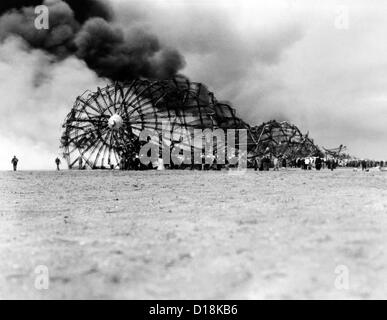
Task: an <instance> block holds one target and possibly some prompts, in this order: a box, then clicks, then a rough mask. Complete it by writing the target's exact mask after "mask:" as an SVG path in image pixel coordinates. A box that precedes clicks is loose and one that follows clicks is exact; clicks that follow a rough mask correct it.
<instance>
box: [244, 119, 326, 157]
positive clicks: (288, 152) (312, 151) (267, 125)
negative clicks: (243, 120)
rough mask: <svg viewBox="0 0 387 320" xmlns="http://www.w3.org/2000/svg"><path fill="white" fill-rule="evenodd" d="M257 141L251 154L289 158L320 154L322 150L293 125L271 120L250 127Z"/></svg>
mask: <svg viewBox="0 0 387 320" xmlns="http://www.w3.org/2000/svg"><path fill="white" fill-rule="evenodd" d="M251 132H252V134H253V135H254V137H255V140H256V141H257V143H256V147H255V148H254V150H253V154H254V155H256V156H260V155H263V154H265V153H268V152H269V153H270V154H272V155H274V156H276V157H282V158H286V159H289V160H294V159H296V158H302V157H308V156H321V155H322V152H321V150H320V149H319V147H318V146H316V145H315V144H314V142H313V140H312V139H310V138H309V137H308V134H306V135H303V134H302V133H301V131H300V129H298V128H297V127H296V126H295V125H292V124H290V123H288V122H286V121H282V122H278V121H276V120H271V121H269V122H264V123H262V124H261V125H259V126H255V127H253V128H251Z"/></svg>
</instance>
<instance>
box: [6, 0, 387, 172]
mask: <svg viewBox="0 0 387 320" xmlns="http://www.w3.org/2000/svg"><path fill="white" fill-rule="evenodd" d="M112 2H113V5H114V7H115V8H116V9H117V10H116V12H117V23H119V24H121V25H122V26H123V27H124V28H131V27H132V26H133V25H138V26H141V27H144V28H146V29H147V30H150V31H152V32H153V33H154V34H156V35H157V36H158V37H159V38H160V39H161V41H162V42H163V43H164V44H167V45H169V46H171V47H174V48H176V49H178V50H179V51H180V52H181V53H182V54H183V56H184V57H185V61H186V67H185V68H184V69H183V71H182V73H183V74H185V75H187V76H188V77H189V78H190V79H191V80H192V81H197V82H203V83H205V84H206V85H208V87H209V88H210V89H211V90H213V91H214V92H215V95H216V97H217V99H218V100H227V101H230V102H231V103H232V104H233V106H234V107H235V109H236V110H237V113H238V115H239V116H240V117H242V118H243V119H245V120H246V121H247V122H248V123H250V124H251V125H255V124H260V123H262V122H264V121H268V120H270V119H278V120H287V121H289V122H291V123H294V124H296V125H297V126H299V127H300V129H301V130H302V131H304V132H307V131H309V133H310V136H311V137H312V138H314V140H315V142H316V143H317V144H318V145H320V146H324V147H327V148H333V147H337V146H338V145H340V144H341V143H342V144H344V145H346V146H348V152H349V153H350V154H353V155H355V156H358V157H368V158H383V159H387V141H386V138H387V126H386V122H387V121H386V120H387V108H386V104H387V42H386V41H385V39H386V34H387V19H386V16H387V3H386V4H384V3H383V1H298V0H289V1H256V0H254V1H253V0H252V1H243V0H242V1H241V0H239V1H224V0H223V1H220V0H219V1H215V0H207V1H204V0H187V1H180V0H179V1H178V0H167V1H166V0H159V1H154V0H152V1H141V2H138V3H137V2H134V1H127V0H114V1H112ZM47 60H48V57H47V56H46V54H44V53H42V52H39V51H34V52H33V53H26V52H25V51H24V50H23V43H22V42H21V41H20V40H18V39H10V40H9V41H7V42H6V43H4V44H2V45H0V94H1V96H2V97H1V102H0V108H1V109H0V111H1V112H2V119H1V120H0V126H1V127H0V143H1V145H2V148H1V151H0V169H9V168H10V166H11V163H10V160H11V157H12V156H13V155H14V154H16V155H17V156H18V158H19V159H20V168H21V169H51V168H54V162H53V161H54V158H55V157H56V156H57V155H58V152H59V148H58V147H59V138H60V133H61V128H60V126H61V123H62V122H63V120H64V118H65V116H66V114H67V113H68V112H69V111H70V109H71V107H72V104H73V102H74V100H75V98H76V97H77V96H78V95H79V94H81V93H82V92H83V91H85V90H86V89H92V90H93V89H95V87H96V86H97V85H102V84H103V83H104V81H103V80H102V79H99V78H98V77H97V76H96V75H95V74H94V73H93V72H92V71H90V70H89V69H87V67H86V66H85V64H84V63H82V62H80V61H79V60H77V59H76V58H69V59H66V60H65V61H62V62H61V63H57V64H55V65H49V64H48V62H47ZM47 65H49V67H47ZM37 78H38V79H41V85H39V86H38V87H37V86H34V85H31V81H32V82H33V80H34V79H37Z"/></svg>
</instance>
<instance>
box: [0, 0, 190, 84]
mask: <svg viewBox="0 0 387 320" xmlns="http://www.w3.org/2000/svg"><path fill="white" fill-rule="evenodd" d="M39 4H44V5H47V6H48V8H49V13H50V15H49V21H50V28H49V29H48V30H37V29H36V28H35V27H34V21H35V19H36V14H35V10H34V9H35V7H34V6H36V5H39ZM0 14H2V16H1V17H0V41H1V42H4V40H6V39H7V38H9V37H10V36H18V37H21V38H22V39H23V40H24V41H26V42H27V44H28V45H29V46H30V47H31V48H36V49H41V50H44V51H46V52H47V53H49V54H51V55H52V59H53V61H54V62H55V61H60V60H63V59H65V58H67V57H69V56H76V57H77V58H79V59H82V60H84V61H85V62H86V64H87V66H88V67H89V68H91V69H92V70H93V71H95V72H96V73H97V75H98V76H100V77H106V78H109V79H111V80H120V81H123V80H131V79H135V78H139V77H143V78H151V79H166V78H171V77H173V76H174V75H175V74H176V73H177V72H178V71H179V70H180V69H181V68H182V67H183V66H184V60H183V58H182V56H181V55H180V54H179V53H178V52H177V51H176V50H174V49H171V48H168V47H165V46H163V45H162V44H161V43H160V41H159V40H158V38H157V37H156V36H154V35H152V34H149V33H147V32H145V31H143V30H138V28H132V29H126V30H125V31H123V30H122V29H120V27H118V26H117V25H115V24H114V21H113V11H112V9H111V8H110V7H109V6H108V5H107V4H106V3H102V2H101V1H98V0H45V1H36V0H26V1H15V2H12V3H11V2H10V1H8V2H5V3H2V4H1V5H0Z"/></svg>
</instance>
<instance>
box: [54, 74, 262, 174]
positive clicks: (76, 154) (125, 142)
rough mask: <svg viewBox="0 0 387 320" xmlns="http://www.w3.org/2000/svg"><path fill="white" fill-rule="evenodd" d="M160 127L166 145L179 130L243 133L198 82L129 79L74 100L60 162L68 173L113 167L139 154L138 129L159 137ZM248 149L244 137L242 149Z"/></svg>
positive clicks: (228, 111)
mask: <svg viewBox="0 0 387 320" xmlns="http://www.w3.org/2000/svg"><path fill="white" fill-rule="evenodd" d="M165 124H167V125H168V126H169V130H170V132H169V133H170V136H171V140H172V143H174V142H176V141H181V140H182V139H181V133H182V132H183V130H182V129H186V131H185V132H190V133H191V132H192V131H193V130H192V129H208V128H209V129H217V128H222V129H229V128H232V129H249V126H248V125H247V124H246V123H245V122H244V121H242V120H241V119H240V118H238V117H237V116H236V114H235V110H234V109H232V108H231V107H230V106H229V105H228V104H226V103H221V102H218V101H217V100H216V99H215V97H214V95H213V94H212V93H211V92H209V91H208V90H207V88H206V87H205V86H204V85H202V84H200V83H194V82H190V81H188V80H187V79H185V78H175V79H173V80H165V81H148V80H134V81H131V82H128V83H115V84H112V85H108V86H107V87H105V88H103V89H100V88H98V90H97V91H96V92H90V91H86V92H85V93H84V94H83V95H81V96H80V97H78V98H77V100H76V102H75V104H74V106H73V108H72V110H71V112H70V113H69V114H68V115H67V117H66V120H65V122H64V124H63V128H64V132H63V135H62V138H61V147H62V149H63V154H64V158H65V159H66V160H67V163H68V166H69V168H70V169H71V168H75V167H79V168H86V167H88V168H92V169H98V168H105V167H115V166H117V165H118V164H119V163H120V159H122V157H126V156H130V155H132V154H133V153H138V152H139V149H140V147H141V142H140V141H139V135H140V132H141V131H142V130H144V129H152V130H156V131H157V132H159V133H160V134H161V133H162V132H163V130H162V129H163V126H165ZM190 139H191V137H188V141H189V140H190ZM254 145H255V142H254V141H253V139H252V136H251V135H248V146H249V147H250V149H251V148H252V146H254Z"/></svg>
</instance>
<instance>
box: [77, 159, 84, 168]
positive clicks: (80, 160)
mask: <svg viewBox="0 0 387 320" xmlns="http://www.w3.org/2000/svg"><path fill="white" fill-rule="evenodd" d="M78 165H79V170H82V169H83V160H82V157H79V159H78Z"/></svg>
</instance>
